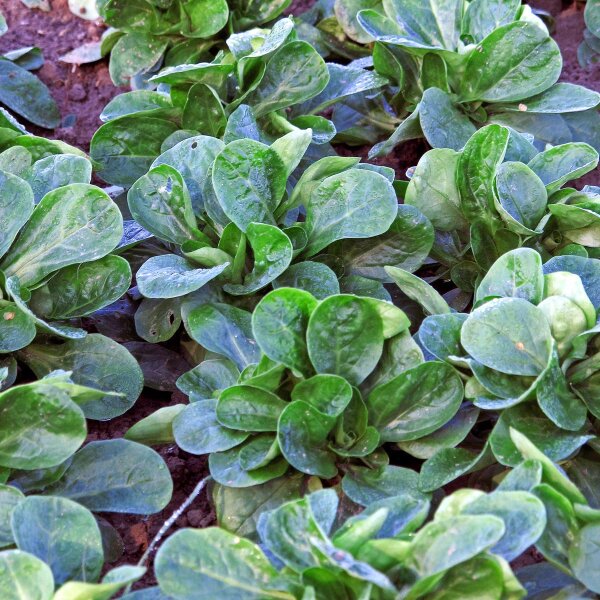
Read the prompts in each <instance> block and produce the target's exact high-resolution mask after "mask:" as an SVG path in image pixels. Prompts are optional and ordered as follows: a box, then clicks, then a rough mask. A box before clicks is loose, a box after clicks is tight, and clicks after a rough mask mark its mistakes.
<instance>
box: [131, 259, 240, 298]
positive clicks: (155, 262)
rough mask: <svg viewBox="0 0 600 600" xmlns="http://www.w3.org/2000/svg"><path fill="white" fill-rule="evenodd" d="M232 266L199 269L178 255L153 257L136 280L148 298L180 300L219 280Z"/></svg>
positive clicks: (142, 292)
mask: <svg viewBox="0 0 600 600" xmlns="http://www.w3.org/2000/svg"><path fill="white" fill-rule="evenodd" d="M228 266H229V263H225V264H222V265H218V266H216V267H212V268H211V269H197V268H196V265H195V264H194V263H193V262H191V261H189V260H187V259H185V258H183V257H182V256H177V255H176V254H161V255H160V256H152V257H151V258H149V259H148V260H147V261H146V262H145V263H144V264H143V265H142V266H141V267H140V269H139V270H138V272H137V275H136V281H137V284H138V288H139V290H140V293H141V294H142V295H143V296H145V297H146V298H178V297H181V296H185V295H186V294H190V293H191V292H195V291H196V290H199V289H200V288H201V287H203V286H204V285H206V284H207V283H208V282H209V281H211V280H213V279H214V278H215V277H218V276H219V275H220V274H221V273H223V271H224V270H225V269H226V268H227V267H228Z"/></svg>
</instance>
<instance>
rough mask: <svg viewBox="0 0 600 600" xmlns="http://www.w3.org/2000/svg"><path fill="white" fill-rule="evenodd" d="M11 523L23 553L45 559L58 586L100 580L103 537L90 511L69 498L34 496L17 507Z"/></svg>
mask: <svg viewBox="0 0 600 600" xmlns="http://www.w3.org/2000/svg"><path fill="white" fill-rule="evenodd" d="M11 522H12V529H13V533H14V536H15V541H16V543H17V546H18V547H19V550H23V551H25V552H29V553H30V554H33V555H34V556H37V557H38V558H39V559H41V560H43V561H44V562H45V563H46V564H47V565H48V566H49V567H50V569H51V570H52V574H53V575H54V581H55V582H56V584H57V585H61V584H63V583H65V582H66V581H69V580H70V579H79V580H82V581H96V580H97V579H98V577H99V575H100V570H101V569H102V566H103V564H104V552H103V549H102V538H101V536H100V529H98V524H97V523H96V519H94V516H93V515H92V513H91V512H90V511H89V510H87V508H84V507H83V506H81V505H80V504H77V503H76V502H73V501H72V500H68V499H67V498H57V497H52V496H30V497H28V498H26V499H25V500H23V502H21V503H20V504H19V505H18V506H17V507H16V508H15V510H14V512H13V515H12V521H11Z"/></svg>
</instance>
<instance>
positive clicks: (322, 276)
mask: <svg viewBox="0 0 600 600" xmlns="http://www.w3.org/2000/svg"><path fill="white" fill-rule="evenodd" d="M273 287H274V288H275V289H278V288H282V287H287V288H298V289H300V290H304V291H305V292H308V293H310V294H312V295H313V296H314V297H315V298H317V299H318V300H323V299H324V298H327V296H333V295H334V294H339V293H340V284H339V282H338V278H337V275H336V274H335V272H334V271H333V270H332V269H330V268H329V267H328V266H327V265H326V264H324V263H321V262H314V261H310V260H307V261H304V262H299V263H296V264H293V265H292V266H291V267H289V268H288V269H287V270H286V271H285V273H283V274H282V275H280V276H279V277H278V278H277V279H276V280H275V281H274V282H273Z"/></svg>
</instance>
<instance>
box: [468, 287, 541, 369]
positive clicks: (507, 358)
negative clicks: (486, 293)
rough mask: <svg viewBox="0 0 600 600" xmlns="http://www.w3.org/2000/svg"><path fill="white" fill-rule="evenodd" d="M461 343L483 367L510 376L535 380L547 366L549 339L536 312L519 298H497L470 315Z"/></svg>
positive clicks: (539, 313)
mask: <svg viewBox="0 0 600 600" xmlns="http://www.w3.org/2000/svg"><path fill="white" fill-rule="evenodd" d="M461 343H462V345H463V347H464V349H465V350H466V351H467V352H468V353H469V354H470V355H471V356H472V357H473V358H474V359H475V360H476V361H478V362H480V363H481V364H483V365H485V366H486V367H490V368H491V369H495V370H497V371H501V372H502V373H507V374H509V375H534V376H537V375H539V374H541V373H542V371H543V370H544V369H545V368H546V366H547V364H548V360H549V358H550V353H551V348H552V336H551V333H550V326H549V325H548V321H547V320H546V317H545V316H544V314H543V313H542V312H541V311H540V310H539V309H538V308H536V307H535V306H533V305H532V304H530V303H529V302H527V301H526V300H523V299H522V298H498V299H496V300H492V301H490V302H487V303H486V304H484V305H483V306H481V307H479V308H477V309H475V310H474V311H473V312H472V313H471V315H470V316H469V318H468V319H467V320H466V321H465V323H464V325H463V328H462V331H461Z"/></svg>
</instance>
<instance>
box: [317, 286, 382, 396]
mask: <svg viewBox="0 0 600 600" xmlns="http://www.w3.org/2000/svg"><path fill="white" fill-rule="evenodd" d="M306 340H307V347H308V355H309V357H310V360H311V362H312V364H313V366H314V367H315V370H316V371H317V373H330V374H332V375H340V376H342V377H344V378H345V379H347V380H348V381H349V382H350V383H351V384H353V385H359V384H360V383H362V381H364V379H365V378H366V377H367V376H368V375H369V373H371V371H373V369H374V368H375V366H376V365H377V362H378V361H379V358H380V356H381V353H382V351H383V323H382V321H381V318H380V317H379V314H378V312H377V310H376V309H375V307H374V306H373V305H372V304H371V302H369V301H368V300H367V299H364V298H359V297H356V296H350V295H339V296H330V297H329V298H326V299H325V300H323V301H322V302H321V303H320V304H319V305H318V306H317V308H316V309H315V310H314V311H313V313H312V315H311V316H310V319H309V322H308V330H307V334H306Z"/></svg>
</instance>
